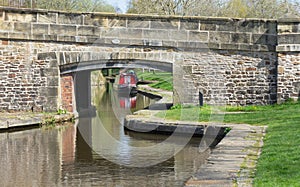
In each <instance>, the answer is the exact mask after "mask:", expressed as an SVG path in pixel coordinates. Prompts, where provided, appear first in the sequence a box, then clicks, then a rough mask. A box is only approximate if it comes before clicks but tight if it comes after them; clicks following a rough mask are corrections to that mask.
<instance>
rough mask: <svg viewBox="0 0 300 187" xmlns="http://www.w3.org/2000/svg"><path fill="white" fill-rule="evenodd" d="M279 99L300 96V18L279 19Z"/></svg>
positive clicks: (280, 100)
mask: <svg viewBox="0 0 300 187" xmlns="http://www.w3.org/2000/svg"><path fill="white" fill-rule="evenodd" d="M277 52H278V78H277V79H278V89H277V100H278V102H279V103H280V102H283V101H286V100H288V99H293V100H298V99H299V98H300V18H284V19H280V20H279V21H278V46H277Z"/></svg>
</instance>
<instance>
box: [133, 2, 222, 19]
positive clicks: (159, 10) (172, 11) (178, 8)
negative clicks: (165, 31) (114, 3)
mask: <svg viewBox="0 0 300 187" xmlns="http://www.w3.org/2000/svg"><path fill="white" fill-rule="evenodd" d="M223 4H224V3H223V1H222V0H210V1H207V0H131V1H130V3H129V8H128V13H136V14H158V15H190V16H193V15H199V16H207V15H214V16H218V14H219V11H218V9H219V8H220V7H221V6H222V5H223ZM216 10H217V11H216Z"/></svg>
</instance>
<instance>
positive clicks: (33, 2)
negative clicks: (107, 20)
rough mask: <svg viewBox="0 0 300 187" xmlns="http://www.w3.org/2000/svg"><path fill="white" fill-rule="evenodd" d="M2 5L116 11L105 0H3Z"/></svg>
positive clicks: (83, 10) (0, 3)
mask: <svg viewBox="0 0 300 187" xmlns="http://www.w3.org/2000/svg"><path fill="white" fill-rule="evenodd" d="M0 5H2V6H12V7H26V8H39V9H47V10H50V9H51V10H63V11H81V12H116V10H115V9H114V7H113V6H111V5H108V4H107V3H105V2H104V1H103V0H2V1H0Z"/></svg>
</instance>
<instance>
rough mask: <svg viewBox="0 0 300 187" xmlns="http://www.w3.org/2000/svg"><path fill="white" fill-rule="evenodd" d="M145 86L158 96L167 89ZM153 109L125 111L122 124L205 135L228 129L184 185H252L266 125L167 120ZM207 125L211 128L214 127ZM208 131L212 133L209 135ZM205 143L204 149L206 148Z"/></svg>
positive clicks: (129, 127) (160, 131) (216, 134)
mask: <svg viewBox="0 0 300 187" xmlns="http://www.w3.org/2000/svg"><path fill="white" fill-rule="evenodd" d="M147 89H149V90H150V91H151V93H152V94H158V95H160V96H162V95H165V94H166V92H164V94H161V92H160V91H161V90H156V89H153V88H149V87H143V90H147ZM167 95H168V94H167ZM169 99H170V98H169V97H168V98H167V99H165V100H163V101H160V104H162V103H165V102H166V101H168V102H169V101H170V100H169ZM156 113H157V110H151V107H150V110H141V111H138V112H136V113H135V114H134V115H128V116H126V119H125V123H124V127H125V128H126V129H129V130H131V131H136V132H151V133H166V134H172V132H174V131H175V129H176V131H179V132H181V133H182V134H189V133H191V131H194V132H195V135H200V136H201V135H202V136H203V137H206V138H209V137H217V136H218V135H220V136H222V132H224V130H225V131H226V129H230V131H229V133H227V132H226V133H227V134H226V136H225V137H222V138H223V139H222V140H221V142H219V141H217V143H218V144H212V145H211V146H210V147H212V149H210V151H211V153H210V156H209V157H208V159H207V160H206V163H205V164H204V165H202V166H201V168H200V169H199V170H198V171H197V172H195V174H194V175H193V176H192V177H191V178H190V179H189V180H188V181H187V182H186V183H185V186H188V187H196V186H214V187H215V186H222V187H223V186H252V183H253V177H254V175H255V167H256V163H257V160H258V158H259V156H260V153H261V149H262V146H263V138H264V136H265V132H266V126H251V125H247V124H217V125H216V124H214V123H200V122H182V121H170V120H168V121H167V120H165V119H161V118H158V117H156V116H155V114H156ZM176 127H179V128H176ZM207 129H213V131H211V130H207ZM220 129H222V130H220ZM216 131H217V132H218V133H216ZM220 132H221V133H220ZM209 133H212V134H211V135H212V136H210V135H209ZM208 147H209V146H208ZM208 147H207V149H209V148H208ZM199 148H200V149H199V151H203V150H201V146H200V147H199Z"/></svg>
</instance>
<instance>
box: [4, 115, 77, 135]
mask: <svg viewBox="0 0 300 187" xmlns="http://www.w3.org/2000/svg"><path fill="white" fill-rule="evenodd" d="M73 119H74V115H73V114H70V113H67V114H57V113H42V112H0V131H7V130H11V129H18V128H29V127H34V126H41V125H53V124H58V123H64V122H70V121H72V120H73Z"/></svg>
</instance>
